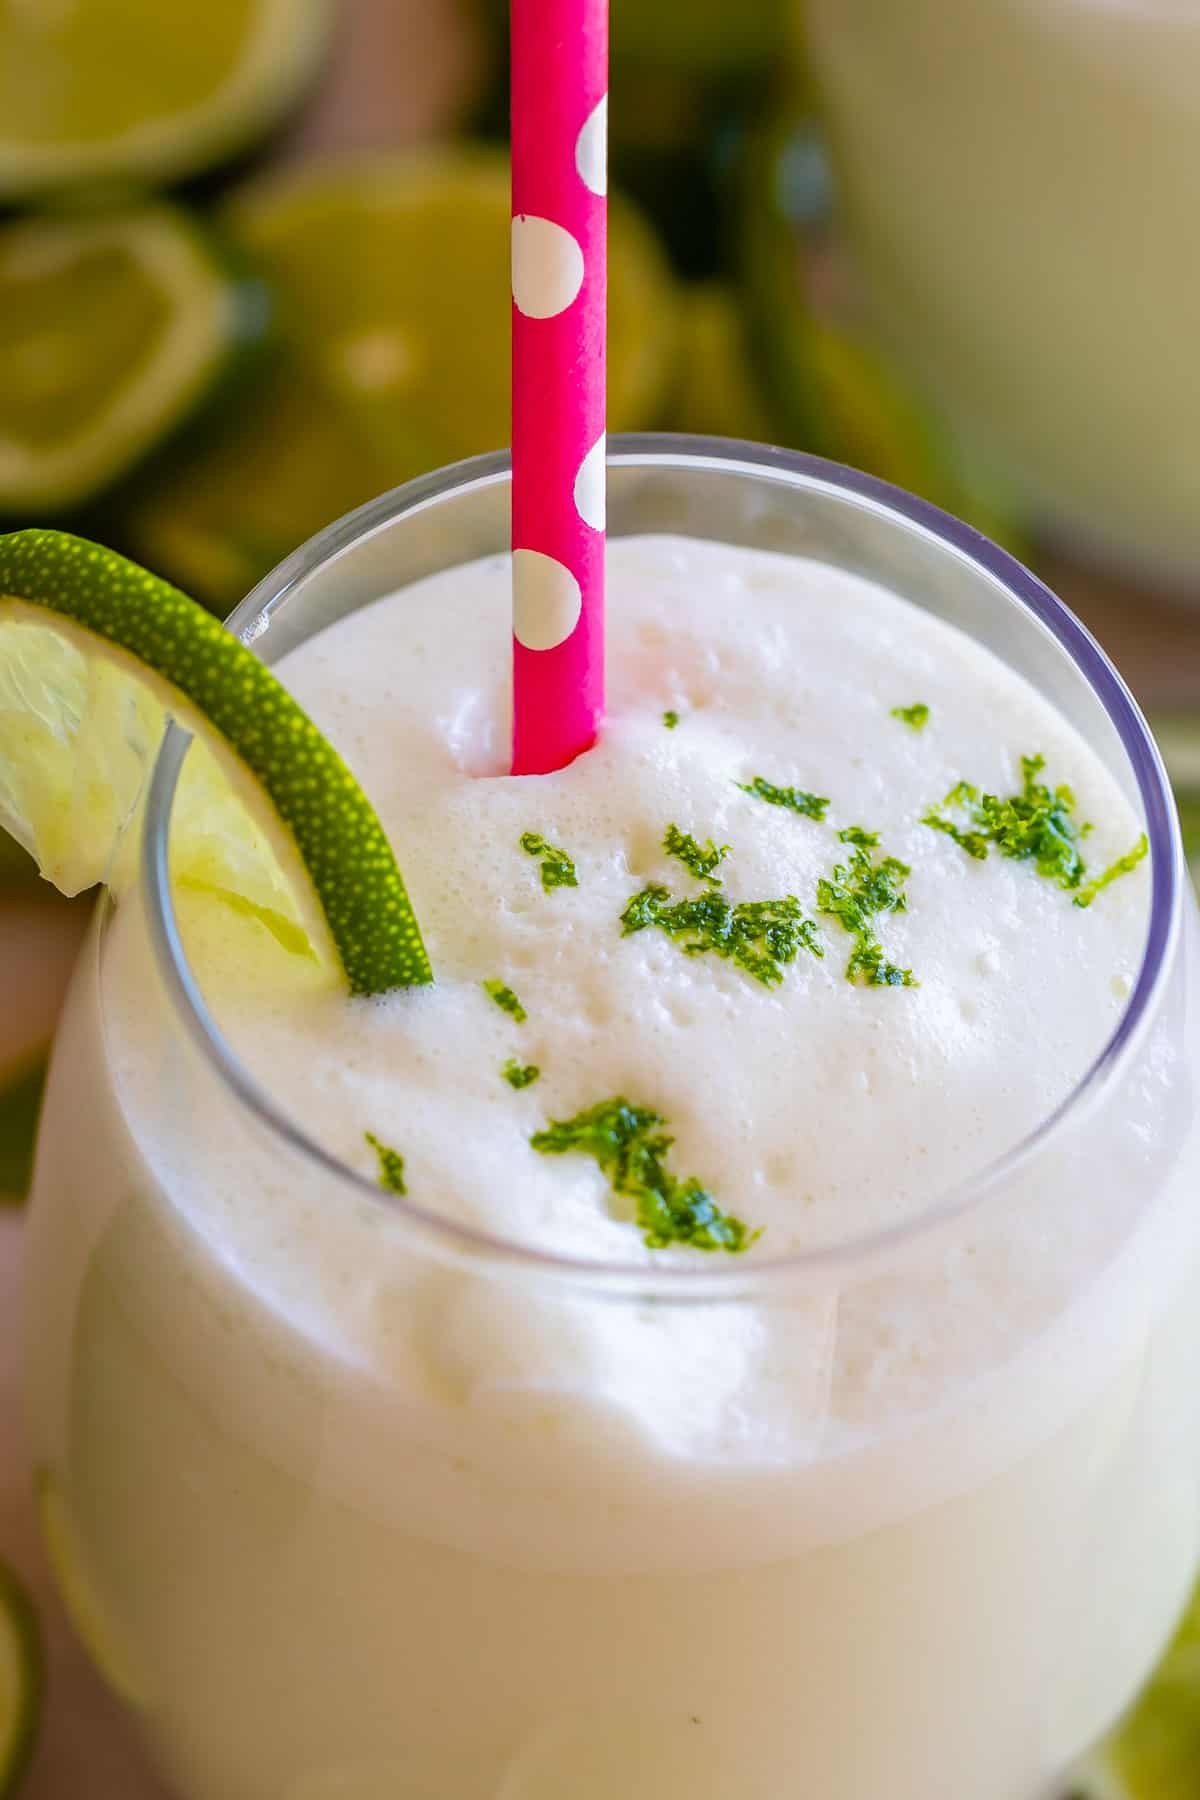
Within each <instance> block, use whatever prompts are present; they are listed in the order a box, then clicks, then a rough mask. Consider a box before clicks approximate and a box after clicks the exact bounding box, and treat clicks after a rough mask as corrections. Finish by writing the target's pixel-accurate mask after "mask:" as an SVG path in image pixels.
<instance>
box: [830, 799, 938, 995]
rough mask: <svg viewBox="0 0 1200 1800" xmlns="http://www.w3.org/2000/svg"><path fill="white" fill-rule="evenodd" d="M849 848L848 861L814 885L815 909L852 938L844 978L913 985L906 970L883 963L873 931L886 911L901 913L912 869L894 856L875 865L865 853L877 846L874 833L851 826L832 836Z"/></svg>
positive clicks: (870, 984) (879, 984) (865, 983)
mask: <svg viewBox="0 0 1200 1800" xmlns="http://www.w3.org/2000/svg"><path fill="white" fill-rule="evenodd" d="M838 836H839V837H840V838H841V840H842V842H843V843H845V844H849V845H850V846H851V852H850V856H849V859H848V860H847V861H846V862H843V863H838V864H836V865H835V867H834V870H833V873H832V875H831V876H829V877H825V876H822V877H821V879H820V880H819V881H818V882H817V910H818V912H822V913H825V914H826V915H827V916H828V917H830V918H834V919H836V920H837V922H838V924H839V925H840V926H841V927H842V929H843V931H848V932H849V933H850V935H851V936H852V937H853V939H854V948H853V950H852V951H851V952H850V959H849V961H848V962H847V964H846V980H847V981H849V982H853V983H857V984H861V985H862V986H864V987H916V985H917V983H916V981H915V979H914V977H913V972H912V970H911V969H902V968H900V967H898V966H897V964H895V963H892V962H889V961H888V959H887V958H886V957H885V955H884V954H883V946H882V945H881V944H880V942H879V938H878V935H877V934H876V931H875V920H876V919H877V918H880V917H882V916H885V915H886V914H888V913H898V912H905V911H907V907H908V902H907V900H906V899H905V896H904V883H905V881H906V880H907V879H908V877H909V875H911V873H912V870H911V869H910V868H909V866H908V864H907V863H903V862H901V861H900V860H899V858H898V857H895V856H884V857H881V858H880V859H879V861H878V862H876V861H875V860H874V859H873V858H872V855H871V851H872V850H873V849H874V848H875V846H876V845H877V844H878V842H879V833H878V832H877V831H864V830H863V828H862V827H861V826H858V825H851V826H848V827H847V828H846V829H845V830H844V831H841V832H839V833H838Z"/></svg>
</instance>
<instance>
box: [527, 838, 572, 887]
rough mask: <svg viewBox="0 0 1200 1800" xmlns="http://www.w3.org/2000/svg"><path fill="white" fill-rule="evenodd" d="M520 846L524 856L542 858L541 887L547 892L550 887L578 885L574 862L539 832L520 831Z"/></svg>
mask: <svg viewBox="0 0 1200 1800" xmlns="http://www.w3.org/2000/svg"><path fill="white" fill-rule="evenodd" d="M521 848H522V850H523V851H524V852H525V854H526V856H540V857H541V858H542V888H543V890H544V891H545V892H546V893H547V894H548V893H549V892H550V890H551V889H552V888H560V887H578V886H579V878H578V876H577V875H576V873H575V864H574V863H573V862H572V861H571V858H570V857H569V856H568V855H567V853H566V851H565V850H560V849H559V848H558V847H557V845H555V844H548V843H547V842H546V840H545V838H544V837H543V836H542V835H541V833H540V832H537V831H525V832H522V834H521Z"/></svg>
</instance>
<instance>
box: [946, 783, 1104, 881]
mask: <svg viewBox="0 0 1200 1800" xmlns="http://www.w3.org/2000/svg"><path fill="white" fill-rule="evenodd" d="M1045 766H1046V759H1045V757H1044V756H1023V757H1022V758H1021V774H1022V783H1021V792H1020V793H1019V794H1010V795H1009V797H1008V798H1007V799H1001V798H1000V797H999V796H998V795H996V794H984V793H981V792H980V791H979V789H978V788H977V787H975V786H974V785H973V784H972V783H971V782H969V781H959V782H957V783H956V784H955V786H954V787H952V788H951V789H950V792H949V793H948V794H947V795H946V798H945V799H944V800H943V801H942V805H941V809H940V810H939V809H938V808H936V807H932V808H930V810H929V811H928V812H927V813H926V814H925V815H924V817H923V819H922V821H921V823H922V824H923V825H929V826H931V827H932V828H933V830H934V831H942V832H945V834H946V836H947V837H949V838H952V839H953V840H954V842H955V843H956V844H957V845H958V847H959V849H960V850H965V851H966V853H967V855H968V856H971V857H974V858H975V859H976V861H978V862H982V861H983V860H984V858H985V857H986V856H987V853H988V849H989V847H994V848H995V849H997V850H998V851H999V852H1000V854H1001V856H1008V857H1012V858H1014V859H1015V860H1016V861H1018V862H1032V863H1033V865H1034V867H1035V868H1036V869H1037V872H1038V874H1039V875H1042V876H1044V877H1045V879H1046V880H1047V881H1053V882H1055V883H1056V884H1057V885H1058V886H1059V887H1061V888H1067V889H1073V888H1077V887H1078V886H1079V885H1080V883H1081V882H1082V880H1083V877H1084V874H1085V872H1086V870H1085V865H1084V861H1083V858H1082V856H1081V855H1080V854H1079V848H1078V844H1079V839H1080V838H1081V837H1085V836H1086V835H1087V832H1088V830H1089V829H1090V828H1089V827H1088V826H1086V825H1085V826H1083V827H1082V828H1080V827H1079V826H1077V825H1076V824H1075V821H1074V818H1073V816H1072V815H1073V814H1074V811H1075V796H1074V794H1073V793H1072V792H1071V789H1070V788H1069V787H1066V786H1065V785H1060V786H1059V787H1056V788H1050V787H1047V786H1046V784H1045V782H1043V781H1039V780H1038V777H1039V775H1040V774H1041V772H1042V770H1043V769H1044V768H1045ZM953 812H958V813H959V814H961V823H960V822H959V820H957V819H955V818H953V817H951V816H949V814H951V813H953ZM1121 872H1122V871H1120V870H1118V871H1117V873H1121Z"/></svg>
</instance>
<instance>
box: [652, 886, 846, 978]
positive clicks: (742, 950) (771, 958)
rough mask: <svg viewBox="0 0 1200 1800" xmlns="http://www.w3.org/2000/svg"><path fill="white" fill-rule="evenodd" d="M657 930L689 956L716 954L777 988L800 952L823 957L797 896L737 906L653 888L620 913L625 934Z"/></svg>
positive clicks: (704, 896)
mask: <svg viewBox="0 0 1200 1800" xmlns="http://www.w3.org/2000/svg"><path fill="white" fill-rule="evenodd" d="M651 925H653V926H656V927H657V928H658V930H659V931H663V932H665V933H666V935H667V936H668V937H669V938H670V939H671V941H672V943H674V944H675V945H676V947H677V948H678V949H680V950H682V951H683V952H684V954H685V955H686V956H703V955H704V954H705V953H706V952H708V951H710V950H711V951H713V952H714V953H715V954H716V955H717V956H721V957H725V958H726V959H727V960H731V961H733V962H735V963H736V964H737V965H738V967H739V968H741V969H744V970H745V971H746V973H747V975H752V976H753V977H754V979H755V980H756V981H761V982H762V984H763V986H764V987H777V986H778V985H779V983H780V982H781V981H782V980H783V971H784V968H785V966H786V965H787V964H788V963H792V962H795V960H796V957H797V956H798V954H799V952H800V951H801V950H808V951H810V952H811V953H812V955H813V956H823V955H824V954H825V952H824V950H823V948H822V946H821V939H820V934H819V932H818V930H817V924H816V921H815V920H814V919H806V918H805V916H804V913H803V910H802V909H801V906H800V902H799V901H798V900H797V899H796V897H795V895H794V894H786V895H784V897H783V898H782V899H780V900H742V901H739V902H738V904H737V905H736V906H735V905H733V904H732V903H731V902H730V901H729V900H727V899H726V898H725V896H724V895H723V894H717V893H713V892H709V893H706V894H700V895H698V896H697V897H696V898H695V899H691V900H672V898H671V895H670V892H669V890H668V889H667V888H665V887H660V886H658V884H657V883H651V884H650V886H648V887H645V888H643V889H642V891H641V892H640V893H638V894H634V895H633V897H632V898H631V899H630V901H629V903H628V905H627V906H626V908H625V910H624V912H623V913H622V914H621V935H622V937H630V936H632V934H633V933H634V932H637V931H645V930H646V929H647V927H649V926H651Z"/></svg>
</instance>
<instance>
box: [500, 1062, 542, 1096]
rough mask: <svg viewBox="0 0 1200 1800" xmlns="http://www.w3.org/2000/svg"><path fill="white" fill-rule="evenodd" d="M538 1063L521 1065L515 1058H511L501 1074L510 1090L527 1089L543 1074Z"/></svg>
mask: <svg viewBox="0 0 1200 1800" xmlns="http://www.w3.org/2000/svg"><path fill="white" fill-rule="evenodd" d="M541 1072H542V1071H541V1070H540V1069H539V1068H538V1066H537V1064H536V1063H519V1062H518V1061H517V1059H516V1057H515V1056H510V1057H509V1059H508V1061H507V1062H506V1063H505V1065H504V1067H503V1068H502V1069H501V1071H500V1073H501V1074H502V1075H503V1077H504V1079H505V1081H507V1083H508V1085H509V1087H510V1088H517V1089H520V1088H527V1087H529V1086H530V1085H531V1084H532V1083H533V1082H535V1081H536V1080H537V1078H538V1076H539V1075H540V1074H541Z"/></svg>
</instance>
